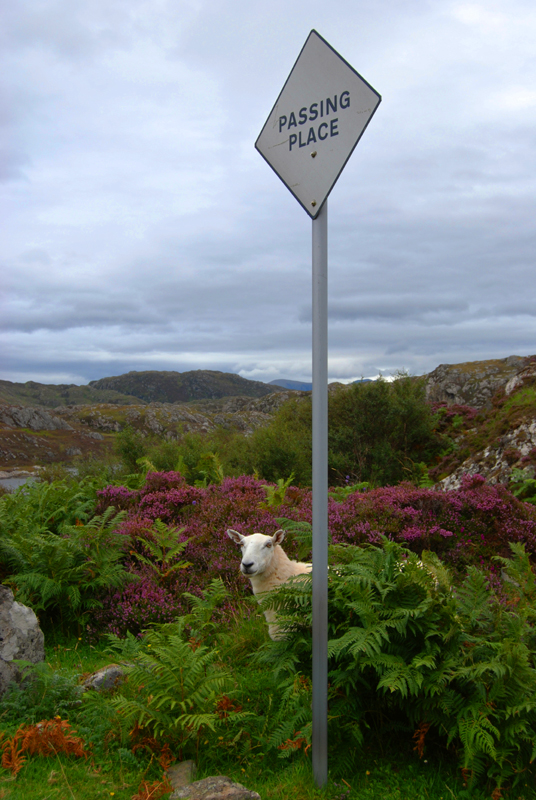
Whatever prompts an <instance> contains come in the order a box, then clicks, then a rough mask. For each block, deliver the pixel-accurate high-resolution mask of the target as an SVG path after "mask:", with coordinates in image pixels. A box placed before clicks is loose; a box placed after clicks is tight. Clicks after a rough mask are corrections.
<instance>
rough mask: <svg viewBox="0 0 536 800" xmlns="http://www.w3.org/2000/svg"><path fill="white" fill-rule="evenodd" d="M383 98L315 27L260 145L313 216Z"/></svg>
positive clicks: (270, 161) (256, 143) (270, 162)
mask: <svg viewBox="0 0 536 800" xmlns="http://www.w3.org/2000/svg"><path fill="white" fill-rule="evenodd" d="M380 101H381V97H380V95H379V94H378V92H376V90H375V89H373V88H372V86H370V85H369V84H368V83H367V82H366V80H365V79H364V78H362V77H361V75H359V74H358V73H357V72H356V71H355V69H353V67H351V66H350V65H349V64H348V63H347V62H346V61H345V60H344V59H343V58H341V56H340V55H339V54H338V53H337V52H336V51H335V50H334V49H333V48H332V47H331V46H330V45H329V44H328V43H327V42H326V41H325V39H323V38H322V37H321V36H320V35H319V34H318V33H317V32H316V31H314V30H313V31H311V33H310V34H309V36H308V38H307V41H306V42H305V44H304V46H303V48H302V51H301V53H300V55H299V56H298V59H297V61H296V63H295V64H294V67H293V68H292V71H291V73H290V75H289V76H288V78H287V81H286V83H285V85H284V86H283V89H282V91H281V94H280V95H279V97H278V98H277V100H276V102H275V105H274V107H273V109H272V111H271V113H270V116H269V117H268V119H267V120H266V123H265V125H264V127H263V129H262V131H261V133H260V135H259V138H258V139H257V141H256V142H255V147H256V148H257V150H258V151H259V153H260V154H261V155H262V156H263V158H265V159H266V161H267V162H268V164H269V165H270V166H271V167H272V169H273V170H274V171H275V172H276V173H277V175H279V177H280V178H281V180H282V181H283V183H284V184H285V185H286V186H287V188H288V189H289V190H290V191H291V192H292V194H293V195H294V197H295V198H296V199H297V200H298V202H299V203H300V204H301V205H302V206H303V208H304V209H305V210H306V211H307V213H308V214H309V216H311V217H312V218H313V219H314V218H315V217H316V216H317V214H318V212H319V211H320V209H321V208H322V205H323V203H324V201H325V200H326V198H327V196H328V195H329V193H330V192H331V190H332V188H333V186H334V185H335V183H336V181H337V178H338V177H339V175H340V174H341V172H342V170H343V168H344V166H345V164H346V162H347V161H348V159H349V158H350V156H351V155H352V152H353V150H354V148H355V146H356V144H357V143H358V141H359V139H360V138H361V136H362V134H363V131H364V130H365V128H366V127H367V125H368V123H369V122H370V120H371V118H372V115H373V114H374V112H375V111H376V108H377V107H378V105H379V104H380Z"/></svg>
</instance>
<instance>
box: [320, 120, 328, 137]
mask: <svg viewBox="0 0 536 800" xmlns="http://www.w3.org/2000/svg"><path fill="white" fill-rule="evenodd" d="M322 128H325V129H326V133H325V134H324V135H323V136H322V134H321V133H320V131H321V130H322ZM328 135H329V125H328V123H327V122H322V124H321V125H319V126H318V138H319V139H322V141H324V139H327V138H328Z"/></svg>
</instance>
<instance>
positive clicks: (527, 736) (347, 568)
mask: <svg viewBox="0 0 536 800" xmlns="http://www.w3.org/2000/svg"><path fill="white" fill-rule="evenodd" d="M330 561H331V563H332V566H331V567H330V571H329V580H328V592H329V621H328V624H329V642H328V658H329V678H328V680H329V685H330V690H329V698H330V699H329V715H330V719H331V720H332V722H331V724H330V725H331V726H330V742H331V743H332V746H334V747H337V748H338V749H337V752H338V751H339V749H341V750H343V751H345V752H350V750H349V749H348V748H351V747H356V746H357V745H358V743H359V741H360V740H361V738H362V735H363V729H364V727H365V726H366V725H367V724H368V722H367V721H368V720H369V718H370V715H371V714H374V715H376V718H377V719H382V720H387V719H388V720H391V723H390V724H391V725H395V724H396V725H401V726H402V727H401V728H400V731H401V732H403V731H404V730H405V731H406V735H407V736H408V738H409V737H411V735H412V733H413V732H414V731H415V728H416V727H417V726H418V725H419V724H421V722H422V721H423V720H426V723H427V725H429V726H430V727H432V728H434V729H436V731H437V732H438V733H439V734H440V735H443V736H445V737H446V740H447V743H450V744H456V746H457V747H458V749H459V753H460V761H461V766H462V767H463V768H464V769H467V770H468V771H469V773H470V774H471V775H472V776H473V778H474V779H476V778H478V777H479V776H484V775H487V777H488V778H489V779H492V780H493V781H495V783H496V785H497V787H500V786H501V785H502V784H503V783H504V782H505V781H506V780H509V781H511V780H513V781H514V783H515V781H516V780H517V779H518V778H519V776H520V775H521V774H523V771H526V770H527V769H530V768H531V767H530V764H531V762H532V760H533V759H534V758H535V756H536V747H535V745H534V741H535V740H536V635H535V632H534V623H535V613H536V612H535V608H536V602H535V601H536V581H535V578H534V574H533V571H532V569H531V565H530V562H529V559H528V557H527V555H526V553H525V551H524V549H523V547H522V546H521V545H519V544H514V545H512V558H511V559H499V562H500V563H501V565H502V567H503V575H504V576H505V578H506V580H505V583H504V589H503V591H504V596H505V599H504V600H503V602H499V601H498V600H497V598H496V597H494V596H493V594H492V592H491V590H490V586H489V582H488V579H487V577H486V576H485V575H483V574H482V573H481V572H480V571H479V570H477V569H475V568H471V569H469V571H468V574H467V577H466V579H465V580H464V582H463V583H462V584H461V586H459V587H458V588H457V589H454V588H453V586H452V581H451V579H450V575H449V572H448V569H447V568H446V567H445V566H444V565H443V564H441V563H440V562H439V560H438V559H437V557H435V556H434V555H433V554H430V553H423V555H422V558H421V559H419V558H418V557H417V556H416V555H415V554H413V553H410V552H409V551H408V550H407V549H405V548H404V547H402V546H401V545H399V544H397V543H395V542H392V541H389V540H386V539H385V540H383V541H382V543H381V546H379V547H367V548H357V547H351V546H349V547H344V548H343V547H340V546H334V547H330ZM310 584H311V579H310V577H309V578H308V579H307V582H306V581H303V582H301V581H294V582H292V581H289V582H288V583H287V584H284V585H283V586H281V587H279V588H278V589H277V590H275V591H274V592H272V593H271V595H270V596H269V597H266V598H264V599H263V601H262V604H261V606H262V608H274V609H275V610H276V611H277V613H278V616H279V617H280V618H281V622H282V627H283V629H284V630H285V631H286V638H285V639H283V640H281V641H277V642H268V643H266V644H265V645H264V646H263V647H262V648H261V649H260V650H259V653H258V654H257V658H256V660H257V661H258V662H259V663H261V664H264V665H266V666H267V667H269V668H270V669H272V670H274V674H275V673H276V672H277V674H278V676H279V677H278V679H279V680H280V681H281V680H283V681H284V680H285V679H286V680H287V681H290V675H291V674H292V673H298V674H301V675H303V676H306V677H307V676H309V675H310V659H311V647H312V645H311V620H312V606H311V589H310ZM286 685H287V689H288V687H290V686H291V684H290V683H287V684H286ZM280 703H281V714H282V716H281V719H280V720H279V721H278V722H277V724H276V725H275V727H274V729H273V732H272V740H271V741H272V743H275V742H276V741H277V742H279V743H281V742H280V740H281V739H282V737H286V738H285V739H284V740H285V741H287V740H288V741H287V745H288V747H287V749H286V750H285V754H286V755H287V756H288V755H289V753H290V751H291V750H292V748H293V747H294V745H293V744H292V742H294V743H295V742H296V735H294V734H293V731H298V730H301V731H302V734H303V730H304V729H305V727H304V726H305V717H304V716H302V712H301V707H300V706H299V704H298V703H297V702H296V699H295V698H294V697H293V695H292V692H289V691H288V690H287V691H286V692H283V695H282V698H281V701H280ZM298 723H299V724H301V725H302V727H301V728H300V727H299V724H298ZM383 724H384V725H385V722H383ZM404 726H405V727H404ZM291 729H292V730H291ZM293 736H294V738H293ZM298 738H299V737H298ZM350 742H352V744H349V743H350Z"/></svg>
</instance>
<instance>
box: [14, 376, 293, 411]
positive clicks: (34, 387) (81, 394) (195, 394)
mask: <svg viewBox="0 0 536 800" xmlns="http://www.w3.org/2000/svg"><path fill="white" fill-rule="evenodd" d="M282 391H283V388H282V387H279V386H269V385H268V384H266V383H261V382H260V381H249V380H247V379H246V378H241V377H240V375H234V374H233V373H230V372H216V371H212V370H204V369H199V370H193V371H191V372H156V371H151V372H128V373H127V374H126V375H118V376H117V377H111V378H101V379H100V380H98V381H90V383H89V384H88V385H87V386H76V385H75V384H58V385H55V384H46V383H36V382H35V381H28V382H27V383H12V382H11V381H0V403H4V404H7V405H14V406H45V407H46V408H57V407H58V406H69V405H96V404H97V403H113V404H114V405H120V406H126V405H143V404H144V403H188V402H192V401H195V400H217V399H219V398H222V397H237V396H240V397H264V396H265V395H268V394H271V393H273V392H282Z"/></svg>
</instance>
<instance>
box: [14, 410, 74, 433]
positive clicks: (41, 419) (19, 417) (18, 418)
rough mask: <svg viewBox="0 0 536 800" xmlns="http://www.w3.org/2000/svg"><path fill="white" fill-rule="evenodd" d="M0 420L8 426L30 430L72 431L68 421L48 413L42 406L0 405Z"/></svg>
mask: <svg viewBox="0 0 536 800" xmlns="http://www.w3.org/2000/svg"><path fill="white" fill-rule="evenodd" d="M0 422H3V423H4V425H7V426H8V427H9V428H30V430H32V431H58V430H66V431H72V427H71V425H69V423H68V422H65V420H63V419H60V418H59V417H55V416H53V415H52V414H49V413H48V411H45V409H44V408H30V407H24V406H0Z"/></svg>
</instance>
